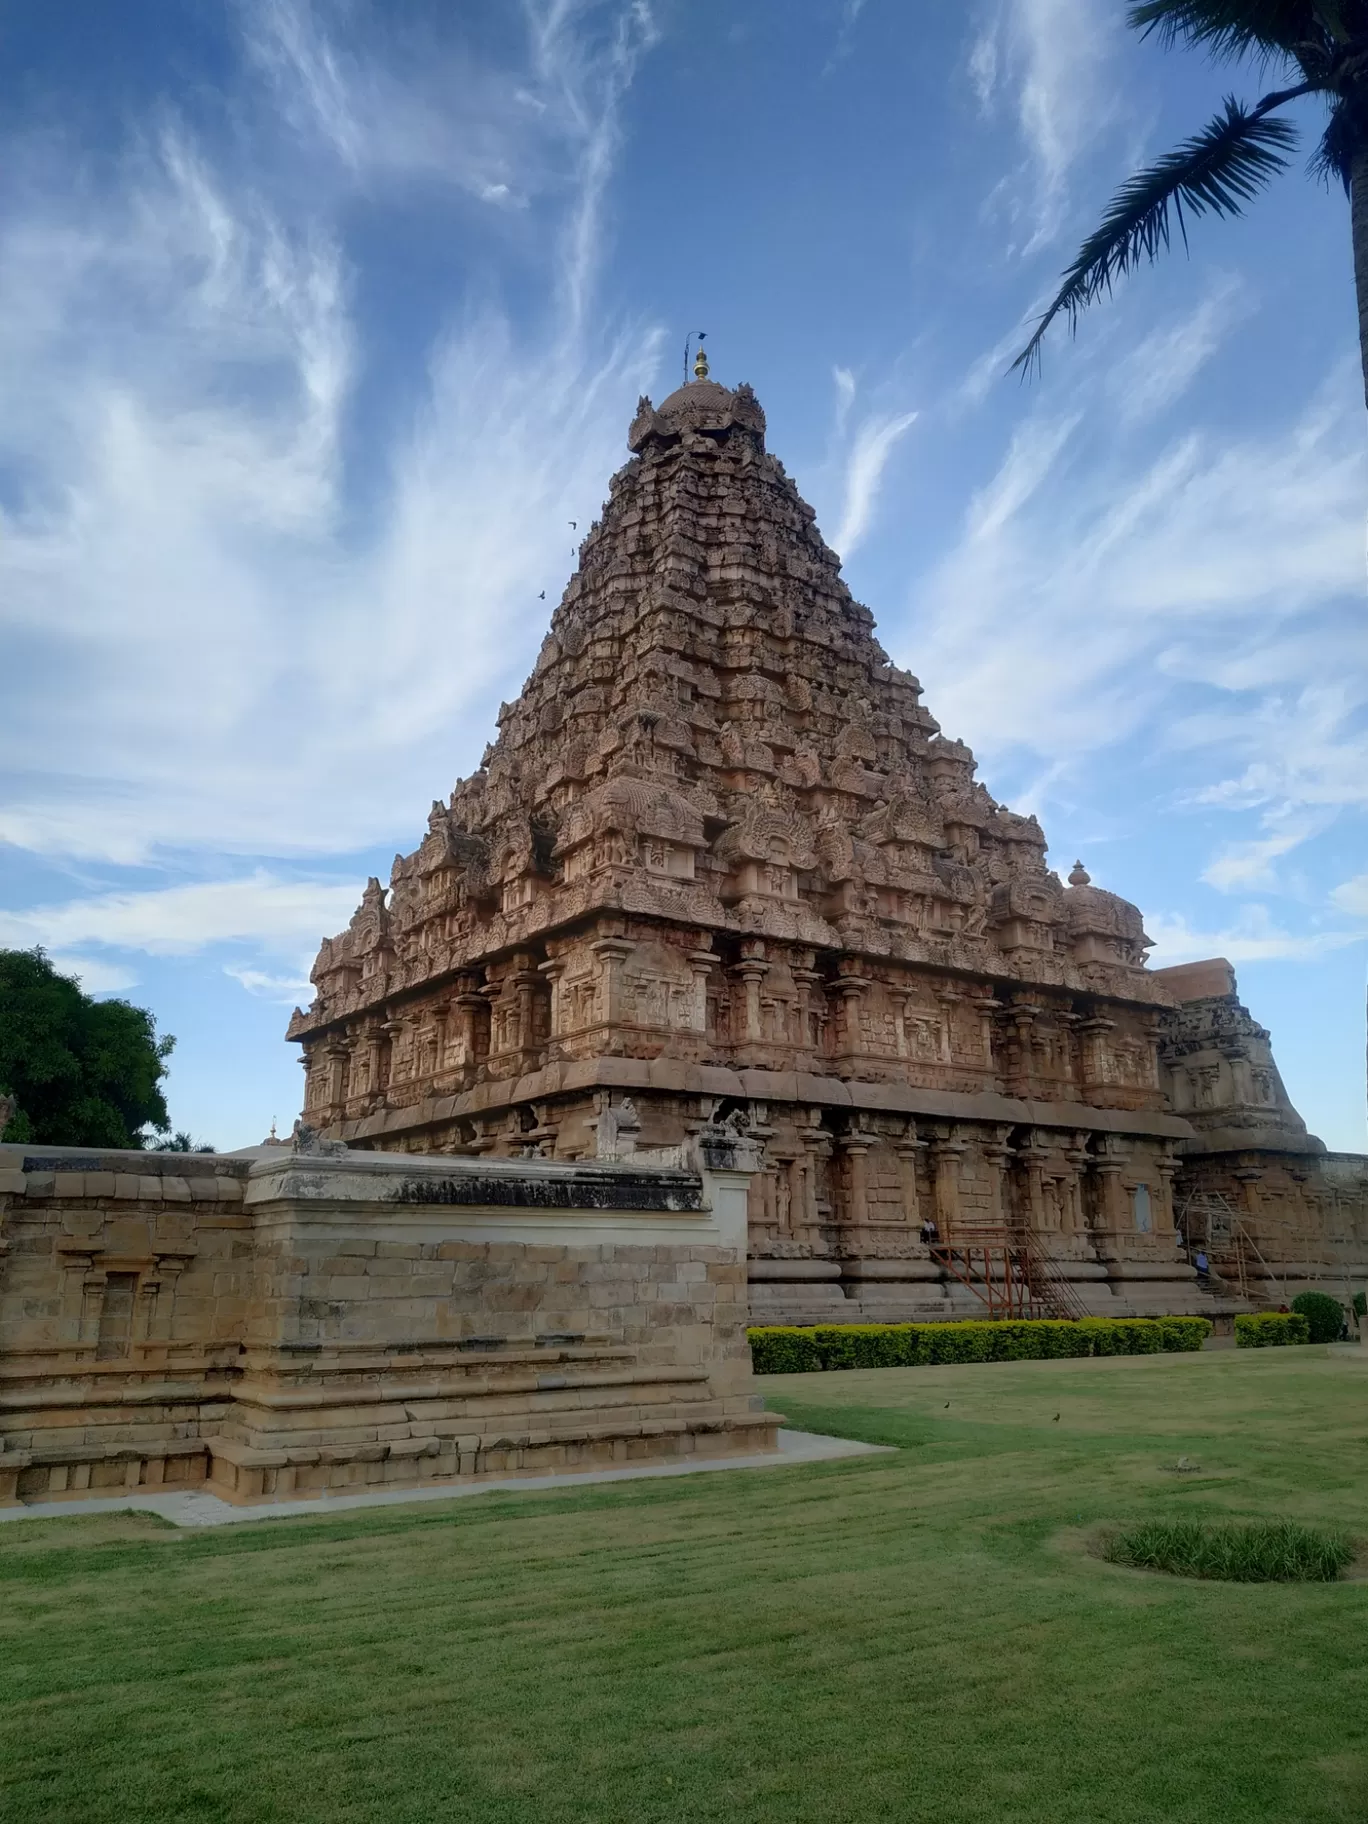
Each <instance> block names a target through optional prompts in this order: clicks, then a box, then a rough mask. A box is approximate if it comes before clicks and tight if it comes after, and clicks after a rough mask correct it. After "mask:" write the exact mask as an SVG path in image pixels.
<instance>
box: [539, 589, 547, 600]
mask: <svg viewBox="0 0 1368 1824" xmlns="http://www.w3.org/2000/svg"><path fill="white" fill-rule="evenodd" d="M537 600H538V601H539V602H544V601H545V600H546V591H545V589H543V590H542V592H541V594H540V595H539V596H538V597H537Z"/></svg>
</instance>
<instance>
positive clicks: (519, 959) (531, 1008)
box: [507, 951, 541, 1064]
mask: <svg viewBox="0 0 1368 1824" xmlns="http://www.w3.org/2000/svg"><path fill="white" fill-rule="evenodd" d="M540 979H541V978H540V976H539V975H538V973H537V967H536V965H535V963H534V962H533V959H532V958H531V957H530V956H528V955H527V954H526V952H525V951H520V952H519V953H518V955H517V956H515V957H514V958H513V969H512V972H511V973H510V974H509V976H508V978H507V986H508V987H509V988H510V989H511V990H512V994H513V1024H514V1031H513V1043H512V1045H511V1046H510V1048H509V1049H510V1050H513V1051H517V1052H519V1053H521V1056H522V1061H523V1063H524V1064H528V1063H531V1062H532V1060H533V1059H534V1057H535V1055H536V1053H537V1052H538V1051H539V1050H540V1047H539V1045H538V1043H537V988H538V985H539V982H540Z"/></svg>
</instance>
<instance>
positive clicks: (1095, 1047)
mask: <svg viewBox="0 0 1368 1824" xmlns="http://www.w3.org/2000/svg"><path fill="white" fill-rule="evenodd" d="M1115 1030H1116V1021H1115V1020H1104V1019H1102V1018H1100V1017H1095V1018H1093V1019H1088V1020H1080V1021H1079V1023H1078V1035H1079V1051H1080V1059H1079V1063H1080V1074H1081V1076H1082V1079H1083V1088H1084V1089H1096V1088H1098V1087H1099V1086H1100V1085H1102V1084H1104V1083H1105V1082H1106V1080H1107V1069H1106V1057H1107V1034H1108V1033H1109V1032H1114V1031H1115Z"/></svg>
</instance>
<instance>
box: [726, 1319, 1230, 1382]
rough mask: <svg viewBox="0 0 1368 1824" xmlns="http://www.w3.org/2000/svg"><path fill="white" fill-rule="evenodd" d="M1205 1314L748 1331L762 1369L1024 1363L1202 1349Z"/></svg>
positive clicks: (1206, 1322) (784, 1371)
mask: <svg viewBox="0 0 1368 1824" xmlns="http://www.w3.org/2000/svg"><path fill="white" fill-rule="evenodd" d="M1210 1334H1211V1324H1210V1321H1209V1320H1208V1319H1207V1318H1205V1317H1165V1318H1150V1317H1132V1318H1111V1317H1089V1318H1084V1319H1082V1320H1081V1321H1079V1322H1076V1323H1075V1322H1074V1321H1073V1320H1072V1319H1068V1318H1021V1319H1018V1320H996V1321H994V1320H986V1319H982V1318H966V1319H963V1320H960V1321H958V1322H954V1323H931V1324H818V1325H815V1326H813V1327H812V1328H810V1329H804V1328H801V1327H799V1326H797V1325H757V1326H756V1327H755V1328H754V1329H752V1330H749V1331H747V1335H748V1336H749V1338H750V1344H751V1360H752V1361H753V1363H754V1365H755V1372H756V1373H757V1374H809V1373H813V1372H815V1371H817V1370H819V1369H824V1368H912V1367H929V1366H935V1365H938V1364H946V1363H956V1362H1026V1361H1043V1360H1054V1359H1058V1358H1059V1357H1062V1356H1071V1355H1073V1356H1077V1355H1149V1354H1154V1353H1156V1352H1158V1351H1159V1350H1174V1351H1179V1350H1191V1349H1200V1348H1201V1346H1202V1344H1203V1343H1204V1342H1205V1341H1206V1339H1207V1337H1208V1336H1209V1335H1210Z"/></svg>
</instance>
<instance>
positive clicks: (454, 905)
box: [290, 363, 1368, 1321]
mask: <svg viewBox="0 0 1368 1824" xmlns="http://www.w3.org/2000/svg"><path fill="white" fill-rule="evenodd" d="M696 371H697V372H698V374H699V377H698V378H696V379H695V380H694V381H692V382H690V383H688V384H685V385H684V386H682V387H681V388H680V389H679V390H678V391H677V392H675V393H673V394H671V396H670V397H669V398H667V399H666V400H665V401H664V403H663V404H661V405H660V406H659V407H656V406H653V405H652V404H651V402H650V400H649V399H645V398H643V399H642V400H641V402H640V404H639V407H638V409H637V414H636V417H635V419H634V420H633V422H632V425H631V428H630V431H629V434H628V443H629V447H630V450H631V452H632V454H631V460H630V461H629V462H628V463H627V464H626V466H625V467H624V468H622V469H621V470H620V471H619V472H618V473H617V474H616V475H615V476H614V477H613V478H612V481H611V483H610V484H609V489H610V491H609V499H608V503H607V505H606V507H605V508H604V511H603V517H602V519H601V520H600V521H598V522H596V523H595V525H594V526H593V528H592V529H591V531H590V533H589V535H588V537H587V538H586V539H585V541H584V543H583V545H582V546H581V550H580V563H579V568H578V570H577V571H576V573H575V574H574V576H573V577H572V578H571V579H570V582H569V585H568V587H567V588H566V590H565V594H564V596H563V598H562V601H561V603H560V606H559V607H558V609H557V610H556V612H555V614H554V616H553V618H552V621H551V627H550V630H549V632H548V633H547V636H546V639H545V641H544V643H543V645H542V649H541V652H540V654H539V656H538V659H537V662H536V667H535V669H534V671H533V673H532V676H531V677H530V678H529V679H528V681H527V684H526V686H525V687H524V690H523V692H522V695H521V696H520V697H519V698H518V700H517V702H516V703H513V704H505V705H504V706H503V707H502V708H501V710H500V712H499V717H498V722H499V731H498V736H497V739H496V740H495V741H494V742H493V744H492V745H491V746H490V747H489V748H488V749H487V750H486V752H485V755H484V759H483V762H482V764H481V766H480V769H479V771H478V772H476V773H475V774H474V775H473V776H472V777H471V778H469V779H465V780H462V781H461V782H460V783H459V784H458V785H457V787H456V789H455V790H454V791H453V792H452V794H451V796H450V798H449V800H448V801H446V802H445V803H443V802H437V803H434V804H433V806H432V811H431V815H430V816H429V818H428V826H427V833H426V835H425V836H424V837H423V840H422V841H421V843H420V844H419V846H418V847H417V848H416V849H415V850H414V851H413V852H412V853H411V854H409V855H406V856H400V857H398V858H396V860H395V864H394V869H393V874H392V877H391V881H390V885H389V887H388V889H386V888H384V887H382V886H381V884H380V882H379V881H377V880H372V881H371V882H370V883H369V885H368V887H367V889H366V892H365V895H364V897H363V899H362V901H361V904H360V906H359V908H358V909H357V912H356V914H355V916H354V917H353V919H352V921H351V924H350V926H349V927H348V929H347V930H346V931H344V932H343V933H341V934H340V935H339V936H337V937H334V938H331V939H329V940H327V941H326V942H325V943H324V944H323V947H322V949H321V951H320V952H319V956H318V960H317V963H316V965H315V968H314V971H313V980H314V983H315V984H316V988H317V996H316V999H315V1001H314V1003H313V1005H312V1006H311V1007H310V1008H309V1009H308V1010H307V1011H299V1010H297V1011H296V1013H295V1016H294V1018H293V1020H292V1021H291V1024H290V1037H291V1038H294V1039H297V1040H299V1041H300V1042H301V1043H302V1045H303V1048H304V1063H305V1067H306V1073H307V1078H306V1081H307V1091H306V1101H305V1118H306V1120H307V1121H308V1122H309V1123H310V1124H311V1125H312V1126H314V1127H316V1128H318V1129H319V1130H320V1131H321V1132H322V1133H323V1134H325V1135H326V1136H328V1137H331V1138H333V1139H336V1140H338V1141H342V1142H345V1144H346V1145H347V1146H348V1147H349V1148H351V1149H374V1150H377V1151H384V1152H389V1153H394V1152H408V1153H442V1154H452V1153H455V1154H461V1153H465V1154H477V1155H492V1156H494V1157H496V1158H501V1159H516V1158H519V1157H522V1158H539V1159H543V1160H564V1161H585V1160H598V1161H611V1160H615V1159H616V1160H620V1159H624V1158H629V1157H632V1156H635V1155H637V1154H649V1153H650V1152H652V1151H653V1150H657V1151H658V1149H662V1148H671V1147H677V1146H680V1145H682V1144H684V1143H686V1142H687V1141H688V1140H689V1137H690V1136H691V1135H693V1134H695V1133H697V1132H698V1131H699V1130H700V1129H702V1128H704V1127H705V1126H710V1125H711V1126H715V1125H716V1124H718V1123H730V1124H732V1127H733V1129H734V1130H735V1131H744V1132H745V1133H746V1134H747V1135H748V1136H749V1139H750V1140H751V1141H752V1142H754V1143H756V1144H757V1145H758V1147H759V1157H760V1161H761V1169H760V1170H759V1171H758V1172H757V1173H756V1174H755V1176H754V1177H753V1178H752V1180H751V1182H750V1189H749V1245H748V1253H749V1264H748V1272H749V1282H750V1304H751V1311H752V1313H753V1315H755V1316H756V1317H766V1316H772V1317H775V1318H780V1319H789V1320H795V1321H831V1320H833V1319H836V1320H839V1319H845V1320H846V1321H857V1320H861V1319H883V1318H893V1317H902V1316H908V1317H912V1316H917V1317H923V1316H927V1315H936V1314H941V1315H949V1314H950V1313H951V1311H952V1310H954V1311H955V1312H959V1311H961V1310H963V1309H965V1308H966V1306H970V1307H971V1306H972V1304H973V1299H974V1298H976V1297H977V1298H979V1299H980V1300H981V1299H982V1296H983V1288H984V1286H985V1284H989V1285H991V1283H992V1282H993V1280H994V1278H995V1275H996V1276H998V1277H999V1278H1000V1279H1001V1281H1002V1283H1003V1285H1005V1286H1006V1288H1007V1298H1008V1304H1009V1305H1010V1303H1011V1297H1012V1287H1013V1286H1014V1285H1016V1286H1019V1287H1024V1288H1027V1289H1029V1291H1030V1292H1031V1295H1032V1297H1033V1299H1034V1303H1035V1306H1036V1307H1037V1308H1039V1307H1042V1306H1043V1307H1044V1308H1047V1309H1050V1310H1053V1311H1056V1312H1058V1313H1059V1314H1061V1315H1066V1314H1076V1313H1077V1312H1079V1311H1083V1310H1089V1311H1100V1310H1108V1311H1115V1312H1126V1311H1136V1312H1144V1311H1155V1310H1200V1309H1204V1308H1208V1307H1209V1305H1210V1302H1211V1300H1212V1299H1213V1297H1214V1296H1215V1293H1214V1292H1213V1290H1212V1283H1211V1282H1210V1281H1208V1280H1206V1279H1205V1277H1203V1279H1202V1281H1201V1283H1198V1279H1197V1275H1196V1271H1195V1269H1194V1266H1193V1264H1192V1262H1193V1258H1194V1257H1195V1255H1196V1254H1197V1253H1198V1252H1201V1253H1203V1254H1205V1255H1206V1257H1207V1259H1208V1261H1209V1263H1210V1264H1211V1265H1212V1266H1213V1267H1215V1266H1217V1265H1219V1266H1220V1267H1221V1268H1222V1272H1223V1274H1224V1277H1223V1278H1222V1279H1221V1280H1220V1281H1219V1282H1218V1283H1219V1287H1220V1290H1221V1292H1222V1293H1224V1294H1226V1295H1229V1296H1238V1297H1240V1298H1250V1299H1259V1298H1264V1297H1271V1296H1275V1295H1276V1296H1281V1291H1282V1290H1283V1289H1286V1287H1287V1285H1288V1284H1289V1282H1290V1281H1292V1280H1295V1281H1296V1283H1297V1284H1304V1283H1306V1282H1308V1281H1316V1280H1319V1279H1322V1278H1325V1277H1327V1276H1328V1277H1331V1278H1336V1279H1338V1278H1341V1277H1342V1276H1343V1274H1342V1269H1343V1270H1344V1271H1347V1270H1348V1268H1347V1264H1346V1263H1347V1262H1348V1261H1349V1259H1350V1257H1351V1256H1352V1258H1353V1259H1355V1260H1357V1259H1359V1258H1361V1257H1363V1256H1364V1255H1365V1253H1368V1246H1366V1245H1365V1244H1368V1162H1365V1161H1364V1160H1363V1159H1361V1158H1359V1157H1357V1156H1350V1155H1328V1154H1326V1152H1325V1150H1324V1148H1323V1147H1322V1146H1321V1144H1320V1142H1319V1141H1317V1140H1315V1139H1313V1138H1311V1137H1309V1136H1308V1134H1307V1131H1306V1128H1305V1125H1304V1124H1303V1122H1302V1121H1301V1119H1300V1117H1299V1116H1298V1115H1297V1114H1296V1112H1295V1111H1294V1110H1293V1109H1292V1107H1291V1105H1290V1103H1289V1101H1288V1098H1287V1095H1286V1092H1285V1091H1284V1089H1283V1086H1282V1083H1281V1081H1280V1079H1279V1076H1278V1072H1277V1068H1276V1066H1275V1065H1274V1062H1273V1059H1272V1055H1271V1052H1270V1050H1269V1044H1268V1034H1267V1033H1266V1032H1264V1031H1263V1030H1262V1028H1260V1027H1259V1026H1258V1025H1257V1024H1256V1023H1255V1022H1254V1021H1253V1020H1252V1019H1251V1017H1250V1016H1249V1014H1248V1013H1247V1012H1246V1011H1245V1009H1244V1008H1243V1007H1242V1006H1241V1005H1240V1003H1239V1001H1238V999H1237V997H1236V991H1235V982H1234V978H1233V975H1232V973H1231V971H1230V969H1229V965H1227V964H1225V963H1224V962H1221V961H1219V960H1214V961H1212V962H1210V963H1201V964H1191V965H1186V966H1184V967H1182V968H1177V969H1167V970H1150V969H1148V968H1147V967H1146V963H1145V958H1146V951H1147V947H1148V944H1149V940H1148V939H1147V937H1146V935H1145V932H1144V929H1143V925H1142V921H1141V916H1140V913H1139V912H1138V911H1137V909H1136V908H1135V907H1134V906H1133V905H1130V904H1129V903H1128V902H1127V901H1125V900H1123V899H1121V898H1119V897H1117V896H1116V895H1115V894H1113V893H1108V892H1106V891H1104V890H1103V889H1102V888H1100V887H1099V886H1097V885H1094V884H1093V882H1092V881H1091V880H1090V878H1089V876H1088V873H1087V872H1086V870H1085V869H1084V868H1083V867H1082V866H1081V865H1076V866H1075V867H1074V868H1073V869H1072V871H1071V872H1069V874H1068V876H1067V880H1061V879H1060V877H1059V875H1058V874H1057V873H1055V872H1053V871H1052V870H1051V869H1050V867H1049V866H1048V865H1047V861H1046V841H1045V836H1044V833H1043V831H1042V830H1041V828H1040V826H1039V824H1038V823H1037V822H1036V820H1035V818H1034V817H1023V816H1019V815H1017V814H1015V813H1014V812H1012V811H1011V810H1009V809H1008V808H1006V807H1005V806H1003V805H1001V804H999V803H997V802H996V800H995V799H994V798H993V797H992V796H991V795H990V793H989V791H988V790H987V788H986V786H985V785H984V784H983V783H982V782H980V781H979V780H978V779H976V777H975V764H974V757H973V754H972V753H971V752H970V751H969V749H968V748H967V747H965V746H964V745H963V744H962V743H961V742H959V741H957V740H955V739H954V738H953V736H952V735H947V734H943V733H942V732H941V731H940V728H939V726H938V724H937V723H936V721H935V719H934V718H933V716H932V715H931V713H930V711H929V710H928V709H927V708H926V707H925V706H924V705H923V704H922V701H921V690H920V686H919V685H918V682H917V680H916V678H915V677H913V676H912V675H911V674H910V673H908V672H906V671H902V670H900V669H899V668H898V667H897V666H896V665H893V664H892V663H891V662H890V661H889V659H888V656H887V654H886V653H885V652H884V651H883V649H882V647H881V646H880V645H879V642H878V640H877V639H876V637H875V632H874V622H873V617H872V616H871V614H870V612H869V610H868V609H867V608H865V607H863V606H861V604H860V603H858V602H856V601H855V600H854V599H853V598H852V596H851V594H850V591H849V590H848V588H847V587H846V585H845V583H844V582H843V581H842V579H841V574H840V563H839V560H838V558H837V555H836V553H835V552H833V551H832V550H831V549H830V548H829V547H828V546H827V545H826V543H825V542H824V541H823V538H822V535H821V533H820V531H819V530H818V528H817V526H816V524H815V519H814V514H813V512H812V509H811V508H810V507H809V506H807V504H806V503H805V502H804V501H803V499H802V498H801V496H800V495H799V493H798V490H797V488H796V487H795V486H794V484H793V482H792V481H791V480H790V478H789V477H788V475H787V474H786V473H785V470H784V467H783V464H782V463H781V462H780V461H779V460H778V458H777V457H775V456H774V455H772V454H771V453H770V452H769V451H768V450H767V449H766V447H765V416H764V412H763V411H762V409H761V407H760V404H759V401H758V400H757V398H756V396H755V394H754V393H753V392H752V391H751V389H750V388H749V387H748V386H738V387H737V388H736V389H735V390H729V389H728V388H727V387H725V386H721V385H718V384H717V383H716V382H714V381H713V380H711V379H709V378H707V370H706V364H703V363H700V367H699V369H698V370H696ZM971 1294H972V1296H970V1295H971Z"/></svg>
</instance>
